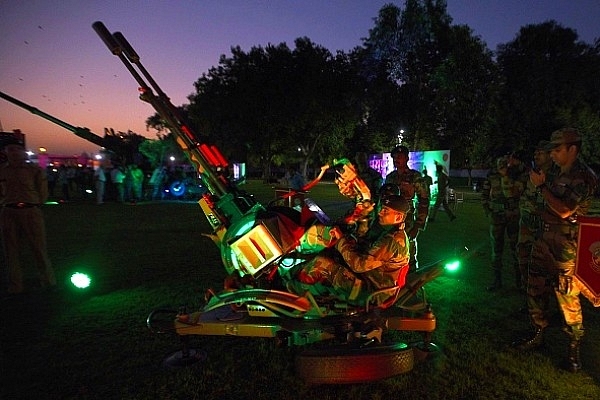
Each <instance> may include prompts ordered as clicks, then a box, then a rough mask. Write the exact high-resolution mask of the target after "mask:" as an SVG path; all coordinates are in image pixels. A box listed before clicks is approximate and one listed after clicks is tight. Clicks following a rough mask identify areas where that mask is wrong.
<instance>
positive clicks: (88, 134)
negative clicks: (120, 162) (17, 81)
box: [0, 92, 105, 147]
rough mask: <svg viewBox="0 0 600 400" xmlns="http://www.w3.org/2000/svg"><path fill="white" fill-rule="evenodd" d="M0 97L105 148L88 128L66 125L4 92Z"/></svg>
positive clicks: (101, 139)
mask: <svg viewBox="0 0 600 400" xmlns="http://www.w3.org/2000/svg"><path fill="white" fill-rule="evenodd" d="M0 97H1V98H3V99H4V100H6V101H9V102H11V103H13V104H14V105H16V106H18V107H21V108H24V109H25V110H27V111H29V112H30V113H32V114H35V115H37V116H40V117H42V118H44V119H47V120H48V121H50V122H53V123H55V124H56V125H59V126H62V127H63V128H65V129H67V130H69V131H71V132H73V133H74V134H75V135H77V136H79V137H80V138H82V139H85V140H87V141H88V142H92V143H94V144H97V145H98V146H100V147H105V145H104V139H103V138H102V137H100V136H98V135H96V134H95V133H92V132H90V130H89V129H88V128H80V127H76V126H73V125H71V124H69V123H66V122H65V121H62V120H60V119H58V118H56V117H53V116H52V115H50V114H48V113H45V112H43V111H40V110H39V109H37V108H35V107H32V106H30V105H29V104H26V103H23V102H22V101H20V100H18V99H15V98H14V97H12V96H9V95H8V94H6V93H4V92H0Z"/></svg>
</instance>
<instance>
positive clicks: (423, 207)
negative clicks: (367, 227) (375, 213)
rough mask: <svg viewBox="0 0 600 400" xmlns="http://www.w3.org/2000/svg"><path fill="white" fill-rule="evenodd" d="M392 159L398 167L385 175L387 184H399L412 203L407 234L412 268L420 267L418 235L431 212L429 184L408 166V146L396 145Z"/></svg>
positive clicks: (406, 197) (407, 221)
mask: <svg viewBox="0 0 600 400" xmlns="http://www.w3.org/2000/svg"><path fill="white" fill-rule="evenodd" d="M391 155H392V159H393V160H394V167H396V169H395V170H394V171H392V172H390V173H389V174H388V175H387V176H386V177H385V184H386V185H388V184H393V185H397V186H398V187H399V189H400V192H399V193H400V196H402V197H404V198H405V199H406V200H407V201H408V202H409V204H410V205H411V207H410V210H409V212H408V215H407V216H406V234H407V235H408V239H409V246H410V269H411V271H414V270H416V269H417V268H418V261H417V251H418V250H417V236H418V235H419V232H420V231H422V230H423V229H425V223H426V222H427V214H428V213H429V185H427V183H426V182H425V181H424V180H423V176H422V175H421V173H420V172H419V171H416V170H414V169H410V168H409V167H408V157H409V150H408V147H406V146H396V147H395V148H394V149H392V154H391ZM415 197H416V198H417V208H416V210H415V207H414V202H413V201H414V198H415Z"/></svg>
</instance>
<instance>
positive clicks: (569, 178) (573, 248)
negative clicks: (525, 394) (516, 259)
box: [513, 128, 598, 372]
mask: <svg viewBox="0 0 600 400" xmlns="http://www.w3.org/2000/svg"><path fill="white" fill-rule="evenodd" d="M548 148H551V152H550V157H551V158H552V160H553V161H554V163H555V165H554V166H553V167H552V168H551V169H550V170H549V171H548V173H547V174H546V173H545V172H544V171H540V172H539V173H538V172H536V171H532V172H531V173H530V179H531V183H533V184H534V185H535V186H536V187H537V190H538V191H539V193H540V195H541V196H542V197H543V201H544V209H543V212H542V214H541V222H542V226H541V231H540V232H539V235H538V238H537V240H536V241H535V242H534V244H533V248H532V252H531V264H530V266H529V275H528V287H527V303H528V308H529V316H530V319H531V323H532V325H533V327H534V332H533V334H532V335H531V336H529V337H527V338H524V339H522V340H519V341H517V342H515V343H514V344H513V345H514V347H515V348H517V349H519V350H529V349H533V348H536V347H538V346H540V345H541V344H542V343H543V331H544V329H545V328H546V327H547V326H548V324H549V323H548V318H547V312H548V303H549V300H550V294H551V293H552V292H554V294H555V295H556V299H557V303H558V306H559V308H560V310H561V312H562V315H563V318H564V322H565V328H564V331H565V332H566V333H567V334H568V335H569V338H570V343H569V347H568V358H567V360H568V362H567V368H568V369H569V370H570V371H572V372H576V371H578V370H580V369H581V359H580V357H579V344H580V341H581V338H582V337H583V333H584V330H583V316H582V312H581V304H580V301H579V300H580V298H579V294H580V293H581V294H584V295H588V296H589V292H588V291H586V290H585V289H584V285H583V284H582V283H581V282H580V281H579V280H578V279H577V277H575V276H574V273H575V257H576V253H577V236H578V224H577V218H578V217H579V216H581V215H585V214H586V213H587V211H588V209H589V207H590V204H591V201H592V198H593V193H594V191H595V189H596V186H597V184H598V182H597V178H596V177H595V175H594V173H593V172H592V171H591V170H590V169H589V168H588V167H587V166H585V164H583V162H581V161H580V160H579V158H578V155H579V151H580V148H581V136H579V133H578V132H577V131H576V130H574V129H571V128H565V129H561V130H558V131H555V132H553V133H552V136H551V143H550V145H549V147H548ZM588 298H589V297H588ZM590 300H592V302H593V299H591V298H590ZM593 303H594V302H593ZM594 305H597V303H594Z"/></svg>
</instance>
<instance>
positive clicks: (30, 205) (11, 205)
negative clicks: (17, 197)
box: [4, 203, 40, 209]
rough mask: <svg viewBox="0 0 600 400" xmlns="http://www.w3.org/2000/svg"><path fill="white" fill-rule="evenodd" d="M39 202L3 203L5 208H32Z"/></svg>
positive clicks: (37, 205)
mask: <svg viewBox="0 0 600 400" xmlns="http://www.w3.org/2000/svg"><path fill="white" fill-rule="evenodd" d="M39 206H40V205H39V204H36V203H8V204H5V205H4V207H7V208H16V209H22V208H34V207H39Z"/></svg>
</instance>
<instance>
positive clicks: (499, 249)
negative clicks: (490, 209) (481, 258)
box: [490, 210, 519, 273]
mask: <svg viewBox="0 0 600 400" xmlns="http://www.w3.org/2000/svg"><path fill="white" fill-rule="evenodd" d="M491 218H492V221H491V225H490V241H491V244H492V268H493V269H494V271H497V272H499V271H502V265H503V262H502V255H503V253H504V243H505V238H508V246H509V248H508V254H509V256H510V260H511V263H512V265H513V268H514V271H515V273H517V272H518V271H519V263H518V261H517V256H516V248H517V241H518V238H519V211H518V210H506V211H505V212H503V213H494V214H492V217H491Z"/></svg>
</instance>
